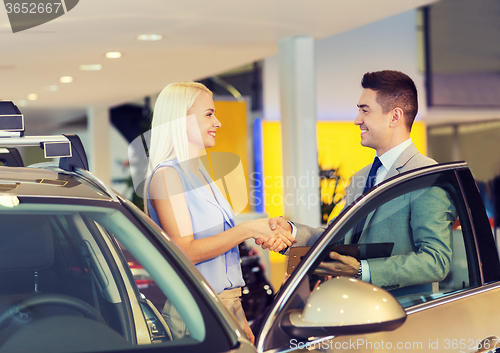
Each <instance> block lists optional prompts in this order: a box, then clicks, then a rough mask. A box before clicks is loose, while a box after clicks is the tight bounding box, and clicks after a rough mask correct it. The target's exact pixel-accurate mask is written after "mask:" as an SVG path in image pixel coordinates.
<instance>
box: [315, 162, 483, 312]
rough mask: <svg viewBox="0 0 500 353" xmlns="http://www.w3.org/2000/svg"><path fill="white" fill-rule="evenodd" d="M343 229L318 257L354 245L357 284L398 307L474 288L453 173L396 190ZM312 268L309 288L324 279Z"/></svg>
mask: <svg viewBox="0 0 500 353" xmlns="http://www.w3.org/2000/svg"><path fill="white" fill-rule="evenodd" d="M349 224H350V225H346V227H344V228H343V229H342V230H341V233H342V237H341V238H340V239H339V238H338V237H336V238H337V239H338V240H337V241H335V242H332V243H331V245H330V246H329V248H330V249H325V250H324V251H323V255H322V256H323V259H324V260H325V259H326V260H327V261H331V260H329V259H328V257H329V256H328V254H329V252H330V251H332V250H338V249H340V250H338V251H339V252H341V251H342V247H340V248H339V246H338V245H342V244H344V245H345V244H357V247H358V248H359V251H360V253H359V258H360V259H361V260H362V261H361V262H362V263H363V271H365V273H364V275H365V276H364V277H363V279H364V280H369V281H370V282H371V283H372V284H374V285H376V286H378V287H381V288H383V289H386V290H388V291H389V292H390V293H391V294H392V295H394V296H395V297H396V298H397V299H398V300H399V301H400V303H401V304H402V305H403V306H404V307H409V306H412V305H415V304H419V303H422V302H427V301H430V300H433V299H436V298H440V297H442V296H444V295H447V294H450V293H454V292H456V291H460V290H463V289H466V288H471V287H474V286H477V285H478V284H479V283H480V278H479V272H478V270H477V268H478V263H477V255H476V254H477V251H476V249H475V246H474V240H473V239H474V237H473V234H472V228H471V226H470V223H469V216H468V214H467V208H466V207H465V204H464V200H463V197H462V193H461V189H460V187H459V184H458V182H457V180H456V177H455V174H454V173H451V172H448V173H446V172H445V173H440V174H437V175H432V176H427V177H423V178H421V179H417V180H411V181H407V182H403V183H401V184H397V185H396V186H394V187H393V188H390V189H388V190H387V191H385V192H383V193H381V194H380V195H379V196H378V197H377V198H375V199H373V200H372V201H370V202H369V204H367V205H366V207H364V208H363V209H362V210H361V209H360V212H358V214H356V215H355V216H354V217H353V218H352V219H351V220H350V222H349ZM357 237H358V238H359V240H358V241H357V242H356V241H355V240H354V239H355V238H357ZM381 243H384V246H386V247H392V249H387V248H386V249H383V247H382V245H381ZM335 245H336V246H335ZM316 267H317V268H316V270H315V272H313V274H312V275H311V281H312V284H311V285H315V284H316V282H318V281H323V280H325V279H328V278H329V277H328V274H324V273H326V272H328V271H327V268H328V265H325V263H324V262H323V263H322V262H317V264H316ZM366 272H368V273H366ZM367 275H368V276H367Z"/></svg>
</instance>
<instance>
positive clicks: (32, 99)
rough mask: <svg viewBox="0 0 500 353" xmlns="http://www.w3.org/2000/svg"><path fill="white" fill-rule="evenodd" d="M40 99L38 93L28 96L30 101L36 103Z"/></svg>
mask: <svg viewBox="0 0 500 353" xmlns="http://www.w3.org/2000/svg"><path fill="white" fill-rule="evenodd" d="M37 99H38V94H36V93H30V94H28V100H30V101H36V100H37Z"/></svg>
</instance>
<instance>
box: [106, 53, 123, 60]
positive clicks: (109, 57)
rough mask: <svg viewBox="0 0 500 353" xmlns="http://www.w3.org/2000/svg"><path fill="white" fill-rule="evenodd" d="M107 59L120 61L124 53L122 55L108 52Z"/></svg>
mask: <svg viewBox="0 0 500 353" xmlns="http://www.w3.org/2000/svg"><path fill="white" fill-rule="evenodd" d="M106 57H107V58H108V59H118V58H121V57H122V53H120V52H119V51H108V52H107V53H106Z"/></svg>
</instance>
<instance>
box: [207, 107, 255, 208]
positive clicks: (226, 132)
mask: <svg viewBox="0 0 500 353" xmlns="http://www.w3.org/2000/svg"><path fill="white" fill-rule="evenodd" d="M214 104H215V116H216V117H217V119H218V120H219V121H220V122H221V124H222V125H221V127H220V128H219V129H218V130H217V136H216V139H215V146H214V147H212V148H210V149H208V150H207V152H208V155H209V157H210V154H211V153H212V152H230V153H235V154H237V155H238V156H239V157H240V160H241V165H242V166H243V171H244V172H243V174H242V175H244V177H245V178H246V180H241V182H239V183H238V185H240V186H239V187H240V190H241V185H243V184H244V185H246V200H249V199H248V197H249V196H248V195H249V188H248V182H249V180H248V176H249V175H250V169H249V167H250V166H249V151H248V127H247V105H246V103H245V102H237V101H217V100H216V101H214ZM202 160H203V159H202ZM218 161H220V158H219V159H218ZM204 162H205V161H204ZM222 162H224V161H222ZM225 162H227V163H231V166H230V168H229V169H231V168H232V165H233V164H234V163H233V159H232V158H229V159H226V161H225ZM214 166H215V160H214V158H210V165H205V168H206V169H207V171H210V172H211V174H212V178H213V179H214V180H215V181H216V182H217V181H218V180H220V177H217V175H214ZM219 166H220V165H219ZM221 168H222V169H223V170H227V169H228V168H224V167H221ZM238 174H239V173H238ZM226 182H227V180H226ZM218 186H219V189H220V190H221V192H224V190H226V188H224V187H221V185H218ZM234 190H235V189H234V188H233V189H232V190H231V195H230V196H231V197H229V195H227V194H226V195H225V196H226V198H227V199H228V200H229V202H231V203H232V206H233V209H235V212H239V207H237V206H236V205H234V202H235V195H234ZM238 199H241V198H238ZM249 211H250V204H249V203H247V204H246V206H244V209H243V212H249Z"/></svg>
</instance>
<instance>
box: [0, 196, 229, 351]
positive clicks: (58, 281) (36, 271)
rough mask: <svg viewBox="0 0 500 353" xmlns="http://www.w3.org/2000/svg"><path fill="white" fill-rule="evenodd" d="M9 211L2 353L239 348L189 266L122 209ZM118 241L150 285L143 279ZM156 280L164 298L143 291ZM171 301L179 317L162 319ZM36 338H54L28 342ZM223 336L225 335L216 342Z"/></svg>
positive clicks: (0, 300) (0, 266)
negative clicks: (133, 270) (16, 309)
mask: <svg viewBox="0 0 500 353" xmlns="http://www.w3.org/2000/svg"><path fill="white" fill-rule="evenodd" d="M21 201H22V200H21ZM1 211H2V212H0V221H1V222H2V229H1V230H0V280H1V281H2V285H1V286H0V349H2V350H4V349H5V350H6V351H21V352H22V351H36V350H39V349H42V350H45V351H51V352H64V351H67V350H72V351H74V349H75V347H78V349H79V350H81V351H105V350H116V349H125V348H130V347H131V346H135V345H151V344H153V343H154V344H155V346H158V345H156V344H158V343H159V344H160V345H161V344H165V345H168V346H169V347H170V348H169V349H171V350H172V351H177V349H176V347H178V350H179V351H180V350H185V349H186V348H185V347H186V346H187V345H200V344H205V345H207V347H208V346H211V347H215V348H213V349H214V350H215V351H223V350H229V349H230V343H228V341H227V340H226V339H224V337H225V335H224V333H222V332H221V327H220V326H221V325H220V322H219V319H217V318H214V317H213V310H212V309H210V307H207V305H206V303H204V300H203V299H202V297H200V294H199V293H197V292H196V291H197V290H193V288H192V287H190V286H189V280H187V279H186V277H185V276H184V275H183V272H182V270H180V269H179V265H176V264H175V263H172V262H171V260H170V261H169V260H167V258H166V256H165V254H164V253H162V252H161V251H160V250H159V249H160V248H159V247H157V246H155V245H153V243H152V242H151V240H150V239H149V238H148V237H146V235H145V233H146V232H147V230H146V229H142V228H141V227H140V226H138V224H137V222H134V220H133V219H132V218H130V217H129V216H128V215H126V214H124V213H123V212H121V211H120V210H118V209H114V208H107V207H97V206H83V205H76V204H71V203H69V204H68V203H67V204H55V203H49V204H38V203H28V202H20V203H19V204H18V205H17V206H16V207H12V208H9V209H6V208H5V209H2V210H1ZM118 242H120V243H121V244H123V246H124V248H126V249H127V250H128V253H129V254H130V260H131V261H137V264H140V268H141V269H142V271H143V272H144V273H147V274H148V278H145V280H146V281H144V282H140V281H139V282H136V281H135V280H134V273H131V270H130V268H129V266H128V264H127V261H126V259H125V258H124V257H123V254H122V252H121V250H120V247H119V245H118ZM136 275H138V277H140V273H139V274H138V273H136ZM136 278H137V277H136ZM148 280H150V281H151V282H153V283H154V285H155V286H156V288H155V290H156V292H155V294H156V295H157V296H156V297H154V296H152V297H151V299H152V300H153V301H154V303H153V301H152V300H150V299H148V297H146V296H145V295H144V294H141V293H140V292H139V291H138V287H137V284H139V285H144V284H147V283H149V282H148ZM142 289H143V290H144V287H143V288H142ZM198 290H199V289H198ZM146 294H150V293H146ZM166 304H167V306H168V307H169V310H168V312H169V313H170V314H171V316H172V317H173V318H172V317H171V318H170V321H169V320H166V319H165V315H162V312H164V307H165V305H166ZM13 307H20V308H21V309H20V310H19V312H20V314H18V316H19V317H17V316H16V315H11V314H10V313H11V312H12V308H13ZM214 320H215V321H214ZM179 327H182V329H179ZM42 332H43V334H42ZM35 334H36V335H37V336H39V335H43V336H44V337H45V338H44V340H45V341H44V342H38V341H35V340H29V339H26V338H27V337H30V336H31V335H35ZM60 336H64V338H63V339H60ZM214 336H220V337H222V339H220V338H219V339H218V342H217V343H215V344H213V337H214ZM42 341H43V340H42ZM183 347H184V348H183ZM207 349H208V348H207Z"/></svg>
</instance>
